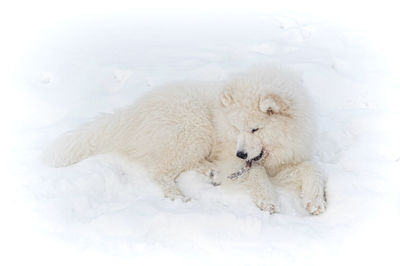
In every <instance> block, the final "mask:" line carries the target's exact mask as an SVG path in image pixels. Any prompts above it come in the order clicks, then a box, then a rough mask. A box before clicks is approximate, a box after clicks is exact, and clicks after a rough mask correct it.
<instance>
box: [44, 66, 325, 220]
mask: <svg viewBox="0 0 400 266" xmlns="http://www.w3.org/2000/svg"><path fill="white" fill-rule="evenodd" d="M311 115H312V110H311V108H310V103H309V101H308V96H307V93H306V90H305V89H304V87H303V85H302V81H301V79H300V78H299V77H298V76H297V75H296V74H294V73H292V72H291V71H288V70H284V69H281V68H278V67H259V68H253V69H250V70H249V71H247V72H245V73H238V74H236V75H234V76H232V78H230V79H229V80H228V81H227V82H224V83H223V84H214V85H210V84H199V83H196V84H188V83H177V84H170V85H168V86H165V87H162V88H160V89H159V90H157V91H155V92H152V93H149V94H148V95H146V96H144V97H142V98H141V99H140V100H139V101H138V102H137V103H136V104H135V105H133V106H131V107H128V108H126V109H123V110H120V111H118V112H115V113H114V114H110V115H105V116H102V117H100V118H98V119H97V120H95V121H94V122H90V123H87V124H85V125H83V126H81V127H80V128H78V129H77V130H75V131H72V132H69V133H66V134H65V135H64V136H62V137H61V138H59V139H58V140H57V141H55V143H54V144H53V145H51V146H50V147H49V148H48V149H47V151H46V152H45V156H44V158H45V160H46V161H47V162H48V163H49V164H50V165H52V166H56V167H60V166H67V165H70V164H73V163H76V162H79V161H80V160H83V159H85V158H87V157H89V156H91V155H94V154H99V153H106V152H120V153H121V154H124V155H126V156H127V157H128V158H131V159H132V160H135V161H137V162H139V163H141V164H143V165H144V166H145V167H146V168H147V169H149V171H150V173H151V175H152V176H153V177H154V179H155V180H156V181H157V182H158V183H159V184H160V185H161V187H162V189H163V191H164V193H165V196H166V197H168V198H171V199H175V198H181V199H183V200H186V199H187V198H185V197H184V195H183V194H182V192H181V191H180V190H179V188H178V187H177V185H176V183H175V181H176V179H177V178H178V177H179V175H180V174H181V173H182V172H184V171H188V170H198V171H200V172H202V173H205V174H210V175H211V176H213V179H214V180H213V182H214V183H224V182H239V183H242V184H243V185H244V186H246V188H248V190H249V192H250V195H251V196H252V198H253V200H254V202H255V204H256V205H257V206H258V207H259V208H260V209H261V210H266V211H269V212H270V213H273V212H276V211H278V210H279V206H278V202H277V200H276V198H275V194H274V189H273V186H272V184H271V182H273V183H277V184H282V185H285V186H289V187H292V188H293V189H296V190H298V191H299V194H300V196H301V197H302V200H303V203H304V207H305V208H306V209H307V210H308V211H309V212H310V213H311V214H319V213H322V212H323V211H324V210H325V200H324V184H323V181H322V178H321V174H320V171H319V170H318V169H317V167H316V166H315V165H314V164H313V163H312V162H311V155H312V141H313V135H312V133H313V119H312V117H311ZM246 164H247V165H248V169H247V170H248V171H247V172H245V173H244V174H243V175H242V176H241V177H240V178H238V179H237V181H232V180H229V178H227V177H228V176H229V175H230V174H232V173H234V172H235V171H238V170H240V169H243V167H244V166H245V165H246ZM250 165H252V166H251V167H249V166H250Z"/></svg>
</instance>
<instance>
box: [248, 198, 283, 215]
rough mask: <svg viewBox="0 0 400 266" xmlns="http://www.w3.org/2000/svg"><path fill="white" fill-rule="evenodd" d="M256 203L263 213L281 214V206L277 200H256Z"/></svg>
mask: <svg viewBox="0 0 400 266" xmlns="http://www.w3.org/2000/svg"><path fill="white" fill-rule="evenodd" d="M254 202H255V204H256V205H257V207H258V208H259V209H260V210H262V211H268V212H269V213H270V214H273V213H277V212H279V204H278V203H277V202H276V201H275V200H268V199H256V200H255V201H254Z"/></svg>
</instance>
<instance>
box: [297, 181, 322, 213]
mask: <svg viewBox="0 0 400 266" xmlns="http://www.w3.org/2000/svg"><path fill="white" fill-rule="evenodd" d="M321 190H322V191H318V193H316V195H315V194H314V195H305V194H304V193H303V205H304V208H305V209H306V210H307V211H308V212H309V213H310V214H312V215H319V214H322V213H323V212H325V210H326V200H325V192H324V190H323V188H322V189H321Z"/></svg>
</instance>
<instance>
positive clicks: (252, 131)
mask: <svg viewBox="0 0 400 266" xmlns="http://www.w3.org/2000/svg"><path fill="white" fill-rule="evenodd" d="M257 130H259V128H253V129H252V130H251V133H254V132H256V131H257Z"/></svg>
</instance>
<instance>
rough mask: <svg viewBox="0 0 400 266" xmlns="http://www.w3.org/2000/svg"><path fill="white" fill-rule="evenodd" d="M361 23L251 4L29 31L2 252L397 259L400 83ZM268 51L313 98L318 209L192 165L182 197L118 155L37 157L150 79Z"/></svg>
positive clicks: (244, 260)
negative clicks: (260, 199) (267, 198)
mask: <svg viewBox="0 0 400 266" xmlns="http://www.w3.org/2000/svg"><path fill="white" fill-rule="evenodd" d="M366 36H367V31H364V32H362V31H360V32H358V31H352V30H349V29H345V28H343V27H339V26H334V25H331V24H329V23H324V22H323V21H321V20H313V19H305V18H296V19H295V18H293V17H288V16H283V15H268V16H267V15H260V14H258V15H249V14H247V15H244V14H241V15H239V14H236V15H226V16H221V15H220V14H209V15H207V16H206V17H204V15H203V16H200V15H199V16H195V15H186V16H185V15H180V16H170V15H169V16H119V17H102V18H96V19H93V20H91V19H87V20H85V21H79V22H76V23H73V22H71V21H70V22H69V23H65V24H63V25H60V26H59V27H54V28H53V29H51V30H48V31H46V32H45V33H43V34H42V35H39V36H37V38H36V41H35V42H32V45H30V46H29V49H27V50H25V52H24V53H23V54H22V55H20V60H21V61H20V62H21V63H20V64H19V65H18V71H17V72H16V82H14V83H13V84H12V86H13V90H12V92H11V93H10V94H9V95H8V96H7V97H3V101H4V104H3V106H2V109H3V110H2V113H3V114H2V118H3V117H4V120H3V121H6V122H7V123H10V125H12V126H11V128H12V130H10V132H6V133H2V134H3V135H4V136H5V138H3V140H6V141H4V144H2V145H3V147H4V151H3V153H4V155H3V153H2V154H1V155H2V156H3V157H2V158H3V161H4V162H6V165H7V167H5V168H4V171H2V172H3V176H2V179H3V181H2V182H3V183H4V185H2V195H1V197H2V198H3V199H2V203H3V205H4V207H3V213H4V214H6V218H4V220H3V223H4V226H1V227H2V228H1V230H4V232H2V235H3V236H4V237H2V238H3V239H4V240H5V241H3V242H4V243H3V244H1V245H3V246H2V247H1V248H2V250H3V251H4V250H5V251H6V252H5V254H7V255H6V256H4V259H8V262H9V263H8V264H4V265H11V264H12V263H14V264H19V263H21V264H24V265H27V264H29V263H31V264H32V265H37V264H38V263H39V262H41V263H42V265H43V264H44V265H47V264H49V265H54V264H57V265H64V264H65V265H71V264H72V263H74V264H78V265H81V264H82V265H83V264H90V265H94V263H97V264H104V265H117V264H125V263H126V264H130V265H132V263H136V265H142V264H155V265H157V264H161V263H167V264H169V263H171V264H172V263H174V264H182V265H207V264H212V265H221V264H222V265H228V264H229V265H282V264H284V265H286V264H287V265H290V264H296V265H336V264H344V265H349V264H353V265H363V264H364V265H366V264H370V263H371V264H378V263H379V264H381V265H390V264H396V263H398V262H399V261H398V256H397V247H396V242H394V240H398V239H399V237H400V235H399V230H398V224H399V222H400V219H399V214H400V197H399V195H400V194H399V191H400V189H399V187H400V186H399V185H400V184H399V183H400V182H399V180H398V173H399V160H400V152H399V149H398V148H399V145H398V144H399V143H398V140H396V138H395V137H396V134H397V133H396V132H397V131H396V130H398V126H397V125H396V124H394V123H393V121H395V118H396V117H397V119H398V115H399V113H398V112H397V110H395V109H392V107H391V106H389V103H390V102H391V101H390V98H393V97H396V95H397V99H398V93H397V94H392V93H393V92H394V91H395V90H396V88H397V89H399V85H400V84H399V82H397V83H396V82H395V81H394V80H393V79H391V77H390V74H388V73H389V72H388V70H387V65H385V62H384V60H381V59H380V58H379V54H378V52H377V51H374V49H373V47H372V46H373V45H372V44H371V43H368V38H367V37H366ZM266 62H267V63H268V62H278V63H281V64H284V65H289V66H291V67H293V68H295V69H299V70H301V71H302V72H303V73H304V80H305V83H306V85H307V86H308V87H309V89H310V91H311V94H312V96H313V100H314V102H315V104H316V107H317V110H318V115H317V117H318V122H319V134H318V140H316V142H317V151H316V156H315V159H316V161H318V162H319V164H320V165H321V167H322V169H323V170H324V172H325V173H326V176H327V179H328V183H327V196H328V210H327V212H326V213H325V214H323V215H321V216H309V215H307V214H306V213H305V211H303V209H302V208H301V206H300V202H299V201H298V200H297V198H296V197H295V196H294V195H292V194H291V193H290V192H288V191H285V190H282V189H279V195H280V200H281V204H282V205H281V213H279V214H274V215H268V214H266V213H263V212H261V211H260V210H258V209H257V208H256V207H255V206H254V205H253V204H252V203H251V201H250V200H249V199H248V198H246V197H244V196H241V195H239V194H238V193H235V191H232V190H229V189H224V188H221V187H213V186H212V185H210V184H209V182H208V180H207V178H206V177H204V176H201V175H200V174H196V173H193V172H189V173H185V174H183V175H182V177H181V179H180V180H179V186H180V188H181V189H182V190H183V191H184V192H185V194H186V195H188V196H190V197H191V198H192V200H191V201H190V202H189V203H182V202H172V201H169V200H167V199H164V198H163V197H162V192H161V190H160V189H159V188H158V186H157V185H156V184H155V183H154V182H153V181H152V180H151V179H150V178H149V177H148V175H147V174H146V171H145V169H141V168H140V167H138V166H136V165H131V164H129V163H127V162H126V161H124V160H123V159H122V158H120V157H118V156H117V155H113V154H109V155H101V156H96V157H92V158H90V159H87V160H85V161H83V162H81V163H78V164H76V165H73V166H70V167H66V168H59V169H52V168H48V167H46V166H45V165H43V164H42V163H41V162H40V155H41V152H42V150H43V148H44V146H45V145H46V144H47V143H48V142H49V141H50V140H51V139H53V138H55V137H56V136H58V135H59V134H61V133H62V132H64V131H66V130H69V129H72V128H74V127H76V126H77V125H79V124H81V123H83V122H85V121H88V120H89V119H91V118H92V117H94V116H95V115H96V114H98V113H100V112H110V111H112V110H113V109H116V108H119V107H122V106H125V105H127V104H129V103H131V102H133V101H134V100H135V99H136V98H137V97H139V96H140V95H142V94H143V93H145V92H147V91H149V90H151V89H152V88H153V87H155V86H157V85H158V84H162V83H164V82H166V81H172V80H179V79H207V80H212V79H223V78H224V77H226V76H227V74H228V73H230V72H232V71H236V70H243V69H245V68H246V67H247V66H249V65H252V64H256V63H266ZM388 96H389V98H388ZM5 99H7V100H5ZM10 103H12V104H10ZM10 114H13V115H10ZM393 132H394V133H393ZM396 141H397V142H396ZM6 155H7V156H6ZM4 180H5V181H4ZM396 260H397V261H396ZM156 263H157V264H156Z"/></svg>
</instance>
